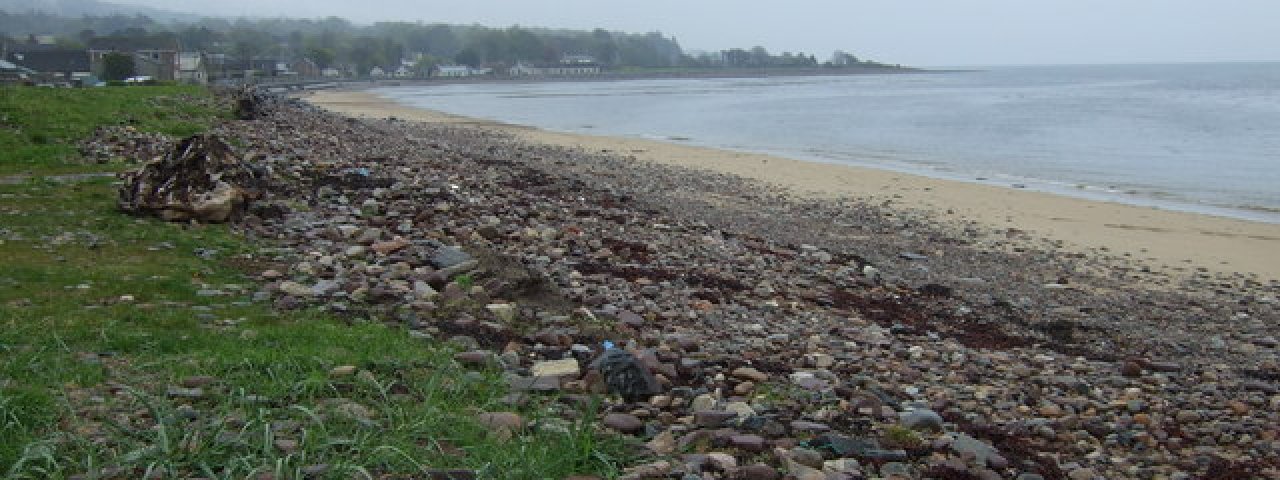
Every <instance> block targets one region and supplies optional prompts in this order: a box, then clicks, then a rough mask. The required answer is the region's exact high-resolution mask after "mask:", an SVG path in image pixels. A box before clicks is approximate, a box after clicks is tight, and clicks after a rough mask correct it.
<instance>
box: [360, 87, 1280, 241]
mask: <svg viewBox="0 0 1280 480" xmlns="http://www.w3.org/2000/svg"><path fill="white" fill-rule="evenodd" d="M379 93H381V94H383V95H387V96H389V97H391V98H393V99H395V100H397V101H400V102H403V103H406V104H408V105H412V106H418V107H423V108H429V109H432V110H439V111H443V112H448V113H454V114H459V115H465V116H470V117H477V118H484V119H490V120H497V121H502V122H508V123H516V124H523V125H531V126H536V127H540V128H545V129H550V130H557V131H568V132H578V133H589V134H602V135H620V136H631V137H642V138H652V139H657V140H667V141H676V142H681V143H690V144H696V145H702V146H711V147H719V148H728V149H735V150H744V151H752V152H763V153H771V154H777V155H782V156H787V157H793V158H800V159H807V160H816V161H824V162H832V163H848V164H854V165H861V166H871V167H876V168H885V169H892V170H899V171H905V172H909V173H917V174H924V175H929V176H934V177H941V178H949V179H958V180H966V181H973V182H981V183H991V184H997V185H1005V186H1018V187H1025V188H1031V189H1037V190H1043V191H1049V192H1054V193H1061V194H1066V195H1072V196H1080V197H1086V198H1093V199H1100V200H1110V201H1119V202H1124V203H1131V204H1138V205H1150V206H1157V207H1161V208H1169V209H1177V210H1186V211H1194V212H1201V213H1211V214H1217V215H1226V216H1232V217H1238V218H1246V219H1252V220H1261V221H1268V222H1272V223H1280V64H1275V63H1272V64H1188V65H1111V66H1062V67H1002V68H993V69H989V70H985V71H979V72H962V73H936V74H920V75H862V76H836V77H774V78H756V79H663V80H627V81H616V82H541V83H480V84H461V85H438V86H426V87H395V88H387V89H383V90H380V91H379Z"/></svg>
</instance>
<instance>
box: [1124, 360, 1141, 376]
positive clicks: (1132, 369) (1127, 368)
mask: <svg viewBox="0 0 1280 480" xmlns="http://www.w3.org/2000/svg"><path fill="white" fill-rule="evenodd" d="M1120 374H1121V375H1124V376H1126V377H1130V378H1132V377H1140V376H1142V365H1141V364H1139V363H1138V362H1135V361H1132V360H1127V361H1125V362H1124V363H1121V364H1120Z"/></svg>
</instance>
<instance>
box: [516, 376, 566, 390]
mask: <svg viewBox="0 0 1280 480" xmlns="http://www.w3.org/2000/svg"><path fill="white" fill-rule="evenodd" d="M507 385H508V386H510V387H511V389H512V390H514V391H517V392H554V391H557V390H560V378H559V377H545V376H544V377H512V378H510V379H509V380H507Z"/></svg>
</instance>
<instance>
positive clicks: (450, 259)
mask: <svg viewBox="0 0 1280 480" xmlns="http://www.w3.org/2000/svg"><path fill="white" fill-rule="evenodd" d="M429 261H430V262H431V265H432V266H434V267H436V268H437V269H447V268H453V267H457V266H459V265H462V264H464V263H468V262H472V261H475V259H474V258H472V257H471V255H468V254H467V252H464V251H462V249H461V248H458V247H444V248H441V249H439V250H436V253H435V254H434V255H432V256H431V259H430V260H429Z"/></svg>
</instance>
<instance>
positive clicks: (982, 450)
mask: <svg viewBox="0 0 1280 480" xmlns="http://www.w3.org/2000/svg"><path fill="white" fill-rule="evenodd" d="M951 450H953V451H955V452H956V454H957V455H960V456H961V457H968V458H972V459H973V463H974V464H975V465H978V466H987V465H988V464H989V461H990V459H991V457H992V456H995V455H999V454H1000V452H999V451H997V450H996V449H995V447H992V446H991V445H988V444H987V443H986V442H983V441H982V440H978V439H976V438H973V437H971V436H969V435H966V434H963V433H957V434H956V435H955V438H954V439H953V440H952V441H951ZM1002 458H1003V457H1002Z"/></svg>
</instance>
